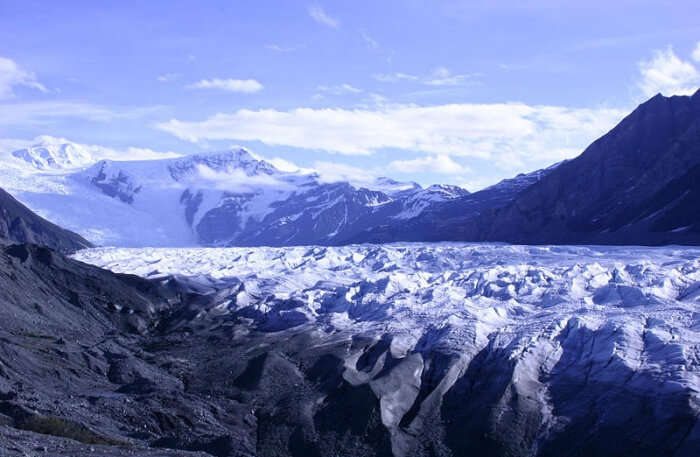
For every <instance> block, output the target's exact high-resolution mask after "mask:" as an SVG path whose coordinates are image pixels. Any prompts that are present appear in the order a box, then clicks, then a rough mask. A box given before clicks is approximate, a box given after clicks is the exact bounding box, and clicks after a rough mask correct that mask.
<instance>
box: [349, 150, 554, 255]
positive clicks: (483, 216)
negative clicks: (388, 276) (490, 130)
mask: <svg viewBox="0 0 700 457" xmlns="http://www.w3.org/2000/svg"><path fill="white" fill-rule="evenodd" d="M559 165H560V163H557V164H554V165H552V166H550V167H549V168H546V169H542V170H536V171H534V172H531V173H526V174H525V173H523V174H520V175H518V176H516V177H514V178H511V179H504V180H502V181H501V182H499V183H497V184H494V185H493V186H490V187H487V188H486V189H483V190H480V191H478V192H474V193H472V194H470V193H468V192H459V193H457V194H456V195H455V197H454V198H451V199H442V200H438V201H432V202H428V203H427V204H425V205H424V207H423V209H422V211H419V212H417V213H415V214H411V215H410V216H409V217H406V218H405V219H404V220H397V218H390V219H387V220H385V221H381V222H380V223H379V224H378V225H376V226H373V227H369V228H368V229H367V230H365V231H363V232H361V233H358V234H356V235H355V236H354V237H352V238H350V239H348V241H349V242H353V243H363V242H372V243H387V242H395V241H478V240H479V239H481V237H482V236H483V235H482V234H483V232H484V231H485V230H487V228H488V225H487V224H488V221H489V219H488V216H489V215H490V214H491V211H493V210H494V209H497V208H501V207H503V206H505V205H507V204H508V203H510V202H511V200H513V199H514V198H515V197H516V196H517V195H518V194H519V193H520V192H521V191H523V190H524V189H526V188H528V187H530V186H532V185H533V184H535V183H536V182H538V181H539V180H540V179H542V178H543V177H544V176H546V175H547V174H549V173H550V172H552V171H553V170H554V169H555V168H556V167H558V166H559ZM431 188H432V187H431ZM431 188H428V190H429V189H431ZM443 188H444V187H441V189H443Z"/></svg>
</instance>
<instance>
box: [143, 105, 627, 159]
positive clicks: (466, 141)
mask: <svg viewBox="0 0 700 457" xmlns="http://www.w3.org/2000/svg"><path fill="white" fill-rule="evenodd" d="M625 114H626V110H617V109H608V108H599V109H589V108H581V109H576V108H567V107H561V106H545V105H538V106H531V105H526V104H523V103H495V104H449V105H437V106H417V105H395V106H384V107H380V108H377V109H342V108H325V109H313V108H297V109H293V110H289V111H280V110H275V109H261V110H248V109H241V110H238V111H236V112H233V113H219V114H215V115H213V116H211V117H208V118H206V119H204V120H201V121H194V122H187V121H181V120H178V119H172V120H170V121H167V122H162V123H158V124H157V125H156V127H157V128H158V129H160V130H163V131H165V132H169V133H171V134H173V135H175V136H177V137H178V138H181V139H184V140H187V141H191V142H198V141H202V140H238V141H260V142H262V143H265V144H268V145H274V146H291V147H296V148H306V149H315V150H323V151H327V152H330V153H339V154H346V155H370V154H373V153H375V152H377V151H379V150H383V149H399V150H410V151H417V152H424V153H427V154H431V155H435V156H441V155H443V156H461V157H477V158H482V159H493V160H495V161H496V162H497V163H501V164H503V165H507V166H509V167H513V166H518V165H520V164H522V162H523V160H532V159H543V160H544V159H546V160H550V161H556V160H561V159H563V158H567V157H571V156H573V155H575V154H577V153H579V152H581V151H582V150H583V148H585V147H586V146H587V145H588V144H589V143H590V142H592V141H593V140H595V139H596V138H597V137H599V136H600V135H602V134H603V133H605V132H606V131H607V130H609V129H610V128H612V127H613V126H614V125H615V124H616V123H617V122H619V120H620V119H622V117H623V116H624V115H625Z"/></svg>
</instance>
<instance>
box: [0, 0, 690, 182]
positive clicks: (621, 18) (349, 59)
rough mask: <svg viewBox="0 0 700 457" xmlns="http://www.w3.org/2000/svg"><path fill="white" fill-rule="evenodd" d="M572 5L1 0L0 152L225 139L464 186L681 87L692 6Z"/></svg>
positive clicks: (566, 150)
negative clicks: (45, 138)
mask: <svg viewBox="0 0 700 457" xmlns="http://www.w3.org/2000/svg"><path fill="white" fill-rule="evenodd" d="M572 3H574V2H563V1H562V2H555V1H549V0H542V1H533V2H523V1H518V2H496V1H491V2H486V1H484V2H482V1H441V0H431V1H420V0H384V1H378V0H374V1H362V0H356V1H353V2H348V1H319V2H306V1H258V2H250V1H234V0H228V1H199V2H195V1H177V0H176V1H172V0H171V1H167V2H161V1H149V2H142V1H128V0H127V1H120V2H95V1H71V0H64V1H61V2H55V1H48V0H46V1H32V0H22V1H16V0H13V1H8V0H0V43H1V44H0V148H5V149H7V148H13V147H16V146H17V145H21V144H23V143H27V142H31V141H33V139H34V138H35V137H37V136H39V135H51V136H54V137H61V138H67V139H69V140H71V141H75V142H78V143H82V144H90V145H100V146H104V147H107V148H111V149H113V150H114V151H117V152H119V151H124V157H125V158H134V157H136V158H138V157H139V151H141V154H142V156H143V157H147V156H148V157H151V156H158V155H159V154H160V153H169V152H175V153H182V154H185V153H192V152H199V151H205V150H210V149H222V148H226V147H230V146H232V145H243V146H246V147H248V148H250V149H251V150H253V151H254V152H256V153H257V154H259V155H261V156H263V157H266V158H269V159H273V160H274V161H275V163H277V164H281V165H283V166H286V167H288V168H291V167H293V166H294V165H295V166H299V167H303V168H315V169H317V170H319V171H321V172H322V173H323V174H325V175H326V176H328V177H329V179H341V178H350V179H353V180H356V181H362V180H363V179H369V178H371V177H373V176H382V175H388V176H391V177H394V178H397V179H401V180H416V181H418V182H420V183H421V184H431V183H436V182H441V183H452V184H458V185H464V186H466V187H467V188H468V189H470V190H475V189H478V188H480V187H483V186H484V185H487V184H490V183H493V182H495V181H497V180H499V179H501V178H504V177H510V176H512V175H514V174H516V173H519V172H525V171H531V170H534V169H536V168H540V167H542V166H546V165H549V164H551V163H553V162H555V161H558V160H561V159H563V158H566V157H572V156H575V155H576V154H578V153H579V152H580V151H581V150H582V149H583V148H584V147H585V146H586V145H587V144H588V143H590V142H591V141H592V140H593V139H595V138H596V137H598V136H599V135H600V134H602V133H604V132H605V131H607V130H608V129H609V128H611V127H612V126H613V125H614V124H615V123H616V122H617V121H619V119H621V117H622V116H624V115H625V114H626V113H627V112H629V111H630V110H631V109H633V108H634V107H635V106H636V105H637V104H638V103H639V102H641V101H643V100H644V99H646V98H648V97H649V96H650V95H653V94H654V93H656V92H662V93H664V94H665V95H671V94H687V93H690V92H692V91H693V90H694V89H696V88H697V87H698V86H699V85H700V21H698V18H700V4H699V3H698V2H693V1H673V2H671V1H668V2H664V1H653V2H647V1H616V2H610V1H606V2H597V1H589V2H585V3H584V2H575V3H578V5H573V6H572ZM130 148H131V149H130ZM135 148H138V149H135ZM135 151H136V152H135ZM287 162H289V163H287Z"/></svg>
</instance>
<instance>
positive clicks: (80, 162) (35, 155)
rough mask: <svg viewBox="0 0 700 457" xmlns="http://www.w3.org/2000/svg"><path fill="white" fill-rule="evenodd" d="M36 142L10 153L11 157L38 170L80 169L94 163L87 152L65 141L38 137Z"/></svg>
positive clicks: (83, 148)
mask: <svg viewBox="0 0 700 457" xmlns="http://www.w3.org/2000/svg"><path fill="white" fill-rule="evenodd" d="M37 140H38V141H37V142H36V143H35V144H33V145H31V146H27V147H26V148H23V149H18V150H16V151H14V152H12V156H13V157H15V158H17V159H20V160H23V161H25V162H27V163H29V164H31V165H32V166H33V167H35V168H37V169H39V170H61V169H72V168H81V167H86V166H88V165H91V164H93V163H94V162H95V158H94V157H93V156H92V154H91V153H90V151H89V150H87V149H86V148H85V147H83V146H81V145H79V144H76V143H73V142H71V141H68V140H66V139H63V138H55V137H51V136H40V137H37Z"/></svg>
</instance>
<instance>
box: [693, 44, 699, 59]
mask: <svg viewBox="0 0 700 457" xmlns="http://www.w3.org/2000/svg"><path fill="white" fill-rule="evenodd" d="M693 60H694V61H696V62H700V41H698V44H696V45H695V49H694V50H693Z"/></svg>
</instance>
